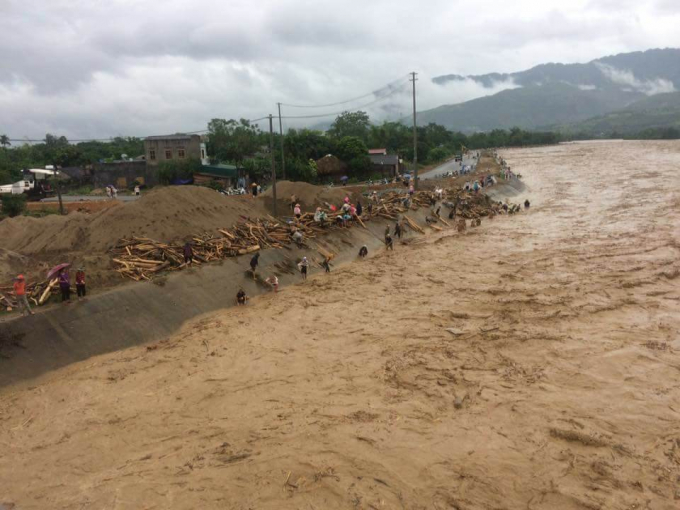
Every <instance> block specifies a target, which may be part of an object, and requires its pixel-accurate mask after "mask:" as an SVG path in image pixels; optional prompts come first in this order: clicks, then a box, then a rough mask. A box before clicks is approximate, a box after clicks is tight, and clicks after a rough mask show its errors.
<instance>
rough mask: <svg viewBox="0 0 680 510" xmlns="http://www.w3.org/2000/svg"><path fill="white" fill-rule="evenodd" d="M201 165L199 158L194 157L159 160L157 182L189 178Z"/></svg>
mask: <svg viewBox="0 0 680 510" xmlns="http://www.w3.org/2000/svg"><path fill="white" fill-rule="evenodd" d="M201 166H202V165H201V160H200V159H196V158H189V159H184V160H180V159H171V160H165V161H161V162H160V163H158V182H160V183H161V184H172V182H173V181H176V180H178V179H179V180H186V179H191V178H193V176H194V174H195V173H196V172H199V171H200V170H201Z"/></svg>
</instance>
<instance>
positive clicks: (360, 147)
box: [337, 136, 371, 177]
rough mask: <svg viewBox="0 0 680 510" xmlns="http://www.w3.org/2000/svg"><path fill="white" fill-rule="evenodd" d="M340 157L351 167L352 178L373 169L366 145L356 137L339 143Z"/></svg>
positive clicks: (349, 137) (347, 138)
mask: <svg viewBox="0 0 680 510" xmlns="http://www.w3.org/2000/svg"><path fill="white" fill-rule="evenodd" d="M337 152H338V157H339V158H340V159H341V160H343V161H344V162H345V163H347V165H348V166H349V170H350V173H352V177H358V176H359V175H361V174H363V173H365V172H367V171H368V170H369V169H370V168H371V159H370V158H369V157H368V149H367V148H366V144H365V143H364V142H363V141H362V140H361V139H360V138H358V137H356V136H345V137H344V138H342V139H341V140H340V141H339V142H338V148H337Z"/></svg>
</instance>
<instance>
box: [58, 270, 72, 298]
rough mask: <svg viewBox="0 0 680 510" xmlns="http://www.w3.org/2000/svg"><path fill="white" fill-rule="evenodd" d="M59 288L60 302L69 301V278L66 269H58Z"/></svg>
mask: <svg viewBox="0 0 680 510" xmlns="http://www.w3.org/2000/svg"><path fill="white" fill-rule="evenodd" d="M59 289H60V290H61V302H62V303H63V302H64V301H68V302H70V301H71V278H70V276H69V274H68V270H66V269H61V270H59Z"/></svg>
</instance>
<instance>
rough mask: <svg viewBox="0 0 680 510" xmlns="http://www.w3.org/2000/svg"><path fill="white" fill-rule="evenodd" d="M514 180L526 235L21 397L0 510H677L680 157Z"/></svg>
mask: <svg viewBox="0 0 680 510" xmlns="http://www.w3.org/2000/svg"><path fill="white" fill-rule="evenodd" d="M503 156H504V157H505V158H506V159H507V161H508V162H509V164H510V165H511V167H512V170H513V171H515V172H518V173H521V174H522V175H523V179H524V181H525V182H526V184H527V185H528V188H529V189H528V191H527V192H526V193H525V195H523V196H521V197H518V198H516V199H514V200H520V199H521V201H524V199H525V198H526V197H528V198H529V200H531V203H532V205H531V209H530V210H529V211H528V212H522V213H521V214H519V215H516V216H514V217H497V218H496V219H494V220H492V221H485V222H483V223H482V225H481V226H480V227H477V228H474V229H468V231H467V232H465V233H462V234H459V233H454V232H453V230H450V231H444V232H442V233H440V234H436V235H435V234H433V235H430V236H428V237H426V238H425V237H424V238H421V239H419V242H415V243H412V244H411V245H409V246H405V245H397V246H396V248H395V251H394V252H386V253H371V254H370V257H369V258H368V259H367V260H364V261H358V262H356V263H353V264H351V265H348V266H346V267H344V268H340V269H338V270H337V271H334V272H333V273H331V274H330V275H324V274H319V275H315V276H313V277H311V278H310V279H309V280H308V281H307V282H305V283H304V284H301V285H297V286H293V287H288V288H286V289H284V290H283V291H282V292H280V293H278V294H277V295H274V294H270V295H267V296H262V297H259V298H257V299H253V300H252V301H251V302H250V304H249V305H248V306H246V307H241V308H232V309H225V310H224V311H222V312H219V313H216V314H212V315H210V316H205V317H202V318H201V319H199V320H196V321H193V322H191V323H189V324H187V325H186V326H185V328H184V329H183V331H181V332H180V333H178V334H177V335H175V336H173V337H171V338H168V339H166V340H164V341H162V342H159V343H157V344H153V345H149V346H143V347H139V348H133V349H129V350H125V351H121V352H117V353H113V354H107V355H104V356H99V357H95V358H92V359H90V360H88V361H85V362H82V363H78V364H74V365H71V366H70V367H67V368H65V369H61V370H59V371H56V372H53V373H50V374H48V375H47V376H45V377H43V378H41V379H40V380H38V381H36V382H35V384H34V385H33V386H31V387H24V386H22V387H16V388H12V387H9V388H3V389H2V390H0V444H1V445H2V451H3V453H2V455H0V503H5V504H14V505H16V506H15V507H14V508H16V509H17V510H23V509H44V508H54V509H74V510H75V509H89V508H91V509H101V508H107V509H128V508H147V509H151V508H158V509H161V508H173V509H194V508H204V509H212V508H234V509H243V510H245V509H251V508H252V509H255V508H257V509H263V508H267V509H281V508H291V509H318V510H321V509H330V508H357V509H393V508H403V509H436V510H443V509H456V510H473V509H489V510H491V509H523V510H524V509H529V510H538V509H544V510H552V509H564V510H569V509H603V510H604V509H619V508H621V509H624V508H625V509H644V508H649V509H655V510H657V509H667V510H671V509H676V508H678V506H679V505H680V355H679V354H678V353H679V352H680V336H679V333H678V331H679V328H680V278H679V276H680V261H679V256H680V143H677V142H601V143H580V144H570V145H562V146H556V147H546V148H535V149H522V150H511V151H506V152H504V153H503ZM121 320H124V317H122V318H121ZM110 326H111V327H115V325H110ZM0 506H1V505H0Z"/></svg>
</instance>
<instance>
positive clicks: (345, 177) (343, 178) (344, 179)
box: [340, 175, 349, 181]
mask: <svg viewBox="0 0 680 510" xmlns="http://www.w3.org/2000/svg"><path fill="white" fill-rule="evenodd" d="M340 180H341V181H347V180H349V177H347V176H346V175H343V176H342V177H340Z"/></svg>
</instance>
